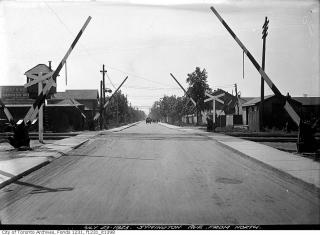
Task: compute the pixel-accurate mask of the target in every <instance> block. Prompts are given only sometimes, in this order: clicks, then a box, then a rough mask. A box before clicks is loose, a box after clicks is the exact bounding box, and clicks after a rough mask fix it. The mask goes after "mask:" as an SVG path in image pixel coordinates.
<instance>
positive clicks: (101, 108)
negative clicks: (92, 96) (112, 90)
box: [100, 81, 104, 130]
mask: <svg viewBox="0 0 320 235" xmlns="http://www.w3.org/2000/svg"><path fill="white" fill-rule="evenodd" d="M102 88H103V86H102V81H100V130H102V128H103V115H102V112H103V105H104V104H103V95H102V93H103V92H102Z"/></svg>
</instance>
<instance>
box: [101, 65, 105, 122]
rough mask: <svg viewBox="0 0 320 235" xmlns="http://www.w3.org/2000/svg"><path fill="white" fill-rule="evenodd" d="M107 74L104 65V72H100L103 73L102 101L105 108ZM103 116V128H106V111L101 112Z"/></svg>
mask: <svg viewBox="0 0 320 235" xmlns="http://www.w3.org/2000/svg"><path fill="white" fill-rule="evenodd" d="M106 72H107V70H105V69H104V64H103V65H102V70H100V73H102V87H101V91H102V94H101V101H102V106H101V107H103V106H104V104H105V103H106V93H105V90H106V84H105V73H106ZM101 115H102V116H103V117H102V121H103V123H102V126H103V127H104V120H105V110H104V109H103V110H102V111H101Z"/></svg>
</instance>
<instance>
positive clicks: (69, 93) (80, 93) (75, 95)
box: [52, 90, 99, 100]
mask: <svg viewBox="0 0 320 235" xmlns="http://www.w3.org/2000/svg"><path fill="white" fill-rule="evenodd" d="M98 94H99V93H98V90H66V91H65V92H57V93H56V94H54V96H53V97H52V99H61V100H64V99H70V98H72V99H76V100H96V99H97V98H98Z"/></svg>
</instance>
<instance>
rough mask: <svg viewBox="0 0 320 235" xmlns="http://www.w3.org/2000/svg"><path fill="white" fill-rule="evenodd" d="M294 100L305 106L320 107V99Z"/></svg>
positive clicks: (299, 98) (295, 98)
mask: <svg viewBox="0 0 320 235" xmlns="http://www.w3.org/2000/svg"><path fill="white" fill-rule="evenodd" d="M292 98H293V99H294V100H296V101H298V102H300V103H301V104H302V105H303V106H310V105H316V106H319V105H320V97H292Z"/></svg>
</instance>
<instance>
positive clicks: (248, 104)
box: [242, 95, 274, 107]
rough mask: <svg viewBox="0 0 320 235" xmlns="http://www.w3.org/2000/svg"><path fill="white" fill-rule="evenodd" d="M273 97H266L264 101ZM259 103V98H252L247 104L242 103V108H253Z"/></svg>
mask: <svg viewBox="0 0 320 235" xmlns="http://www.w3.org/2000/svg"><path fill="white" fill-rule="evenodd" d="M273 96H274V95H267V96H265V97H264V100H267V99H269V98H270V97H273ZM260 101H261V97H256V98H253V99H251V100H249V101H248V102H246V103H244V104H243V105H242V106H243V107H246V106H253V105H256V104H258V103H260Z"/></svg>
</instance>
